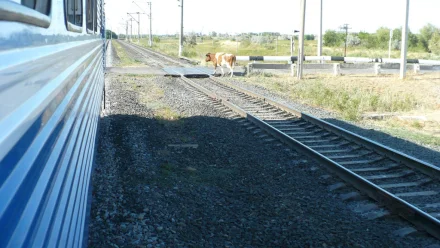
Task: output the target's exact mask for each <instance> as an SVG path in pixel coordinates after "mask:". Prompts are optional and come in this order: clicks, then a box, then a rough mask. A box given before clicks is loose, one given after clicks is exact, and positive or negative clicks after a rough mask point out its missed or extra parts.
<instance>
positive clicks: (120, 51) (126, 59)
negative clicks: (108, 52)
mask: <svg viewBox="0 0 440 248" xmlns="http://www.w3.org/2000/svg"><path fill="white" fill-rule="evenodd" d="M112 45H113V46H114V48H115V51H116V54H117V56H118V57H119V64H118V66H130V65H136V64H139V63H138V62H137V61H136V60H134V59H133V58H131V57H130V56H128V55H127V53H126V52H125V50H124V48H122V46H121V45H120V44H119V43H118V42H117V41H114V42H112Z"/></svg>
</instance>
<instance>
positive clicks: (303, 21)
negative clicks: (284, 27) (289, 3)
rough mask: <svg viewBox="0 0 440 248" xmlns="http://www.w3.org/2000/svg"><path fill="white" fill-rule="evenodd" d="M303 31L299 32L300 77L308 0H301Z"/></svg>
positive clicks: (299, 75)
mask: <svg viewBox="0 0 440 248" xmlns="http://www.w3.org/2000/svg"><path fill="white" fill-rule="evenodd" d="M300 10H301V31H300V34H299V48H298V72H297V77H298V79H301V78H302V73H303V59H304V30H305V20H306V0H301V7H300Z"/></svg>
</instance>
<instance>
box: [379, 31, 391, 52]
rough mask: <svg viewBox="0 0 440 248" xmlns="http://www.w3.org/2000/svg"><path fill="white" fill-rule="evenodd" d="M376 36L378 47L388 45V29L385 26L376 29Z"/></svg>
mask: <svg viewBox="0 0 440 248" xmlns="http://www.w3.org/2000/svg"><path fill="white" fill-rule="evenodd" d="M376 37H377V42H378V45H379V47H381V48H385V47H388V41H389V40H390V29H389V28H385V27H380V28H379V29H378V30H377V31H376Z"/></svg>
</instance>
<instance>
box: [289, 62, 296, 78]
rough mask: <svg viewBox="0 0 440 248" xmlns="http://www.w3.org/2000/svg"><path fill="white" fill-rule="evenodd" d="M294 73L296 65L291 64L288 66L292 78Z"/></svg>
mask: <svg viewBox="0 0 440 248" xmlns="http://www.w3.org/2000/svg"><path fill="white" fill-rule="evenodd" d="M295 71H296V64H295V63H292V64H291V65H290V75H292V77H294V76H295Z"/></svg>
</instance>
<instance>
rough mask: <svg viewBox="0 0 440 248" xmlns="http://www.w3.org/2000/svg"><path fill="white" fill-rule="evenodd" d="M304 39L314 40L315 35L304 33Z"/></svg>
mask: <svg viewBox="0 0 440 248" xmlns="http://www.w3.org/2000/svg"><path fill="white" fill-rule="evenodd" d="M304 39H305V40H315V35H313V34H306V35H304Z"/></svg>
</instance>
